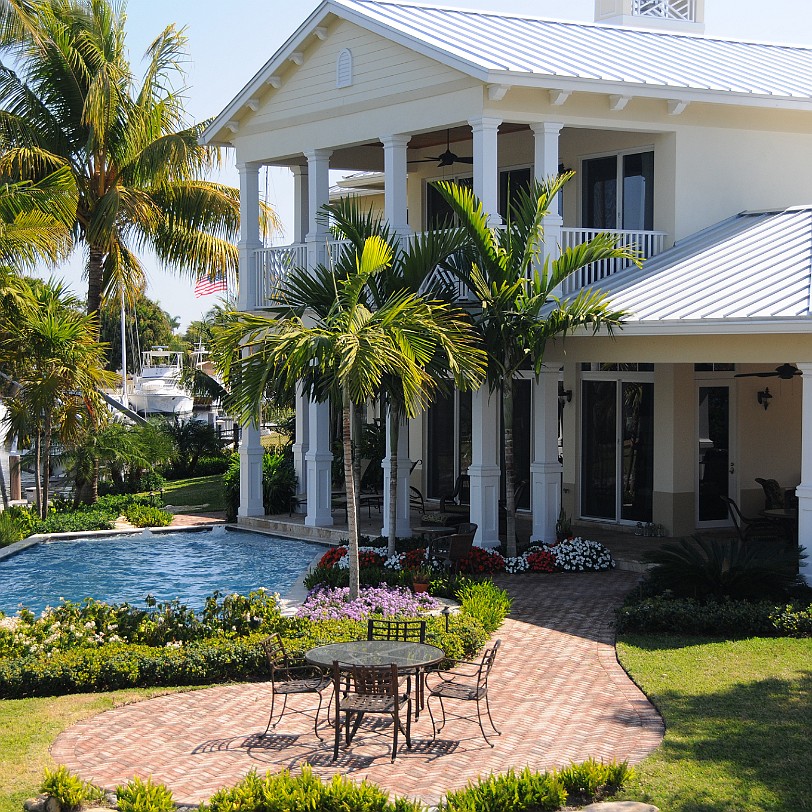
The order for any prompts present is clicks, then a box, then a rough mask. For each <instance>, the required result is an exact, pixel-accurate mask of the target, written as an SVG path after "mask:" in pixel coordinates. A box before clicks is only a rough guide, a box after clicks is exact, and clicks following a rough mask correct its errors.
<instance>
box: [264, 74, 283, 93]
mask: <svg viewBox="0 0 812 812" xmlns="http://www.w3.org/2000/svg"><path fill="white" fill-rule="evenodd" d="M267 84H269V85H270V86H271V87H272V88H274V90H279V88H280V87H282V77H281V76H270V77H269V78H268V81H267Z"/></svg>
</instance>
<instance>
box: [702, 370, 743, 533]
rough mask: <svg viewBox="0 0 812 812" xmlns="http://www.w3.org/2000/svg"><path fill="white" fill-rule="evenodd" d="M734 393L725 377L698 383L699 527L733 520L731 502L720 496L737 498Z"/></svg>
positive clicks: (713, 525) (723, 525)
mask: <svg viewBox="0 0 812 812" xmlns="http://www.w3.org/2000/svg"><path fill="white" fill-rule="evenodd" d="M732 393H733V387H732V386H731V385H730V384H729V383H725V382H722V381H703V382H701V383H700V384H699V385H698V386H697V401H696V402H697V422H696V426H697V439H696V506H697V507H696V524H697V527H725V526H727V525H729V524H730V516H729V514H728V510H727V504H726V503H725V502H724V500H722V499H721V498H720V497H722V496H728V497H730V498H731V499H735V498H736V461H735V453H734V452H735V444H734V437H735V432H734V431H733V425H732V420H731V415H732V414H733V409H732Z"/></svg>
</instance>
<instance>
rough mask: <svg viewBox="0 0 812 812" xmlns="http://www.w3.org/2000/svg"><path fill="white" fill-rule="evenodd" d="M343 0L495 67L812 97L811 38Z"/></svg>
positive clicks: (481, 64)
mask: <svg viewBox="0 0 812 812" xmlns="http://www.w3.org/2000/svg"><path fill="white" fill-rule="evenodd" d="M335 4H336V5H339V6H342V7H344V8H345V9H348V10H352V11H354V12H356V13H357V14H359V15H363V16H364V17H366V18H368V19H369V20H372V21H374V22H376V23H379V24H381V25H383V26H386V27H387V28H389V29H391V30H392V31H396V32H398V33H400V34H402V35H404V36H406V37H408V38H411V39H416V40H419V41H420V42H422V43H424V44H425V45H426V46H428V47H430V48H434V49H436V50H437V51H438V52H444V53H446V54H449V55H453V56H455V57H457V58H459V59H462V60H464V61H465V62H467V63H469V64H470V65H471V66H473V67H476V68H480V69H483V70H485V71H488V72H495V71H499V72H503V71H504V72H508V73H515V74H530V75H533V76H538V77H558V78H566V79H579V80H594V81H598V82H610V83H623V84H631V85H642V86H653V87H662V88H666V87H667V88H674V89H685V90H697V89H698V90H711V91H717V92H722V93H742V94H752V95H756V96H775V97H777V98H796V99H812V49H809V48H800V47H792V46H784V45H769V44H764V43H755V42H738V41H733V40H724V39H715V38H710V37H704V36H697V35H692V34H682V33H671V32H664V31H647V30H641V29H637V28H627V27H622V26H609V25H597V24H586V23H574V22H562V21H556V20H547V19H541V18H534V17H520V16H515V15H508V14H500V13H496V12H493V13H488V12H478V11H461V10H458V9H451V8H431V7H424V6H415V5H407V4H404V3H392V2H378V0H336V3H335ZM336 13H340V12H336Z"/></svg>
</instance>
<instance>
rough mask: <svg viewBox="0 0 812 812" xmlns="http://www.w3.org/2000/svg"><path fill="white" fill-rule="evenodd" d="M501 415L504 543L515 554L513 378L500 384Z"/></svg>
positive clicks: (510, 553)
mask: <svg viewBox="0 0 812 812" xmlns="http://www.w3.org/2000/svg"><path fill="white" fill-rule="evenodd" d="M502 415H503V419H504V421H505V425H504V433H505V533H506V539H505V544H506V546H507V554H508V555H509V556H511V557H512V556H515V555H516V492H515V490H514V488H513V479H514V473H513V379H512V378H508V380H506V381H504V382H503V384H502Z"/></svg>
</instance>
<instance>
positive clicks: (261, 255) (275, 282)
mask: <svg viewBox="0 0 812 812" xmlns="http://www.w3.org/2000/svg"><path fill="white" fill-rule="evenodd" d="M254 262H255V269H256V274H257V277H256V279H257V284H256V287H255V290H256V292H257V301H256V302H255V305H256V307H265V306H266V305H267V304H268V303H269V302H270V301H271V299H273V297H274V294H275V293H276V291H278V290H279V288H280V287H281V286H282V285H283V284H284V282H285V279H286V278H287V275H288V273H289V272H290V271H292V270H293V269H294V268H306V267H307V246H306V245H305V244H304V243H294V244H293V245H283V246H279V247H278V248H261V249H260V250H259V251H255V252H254Z"/></svg>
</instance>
